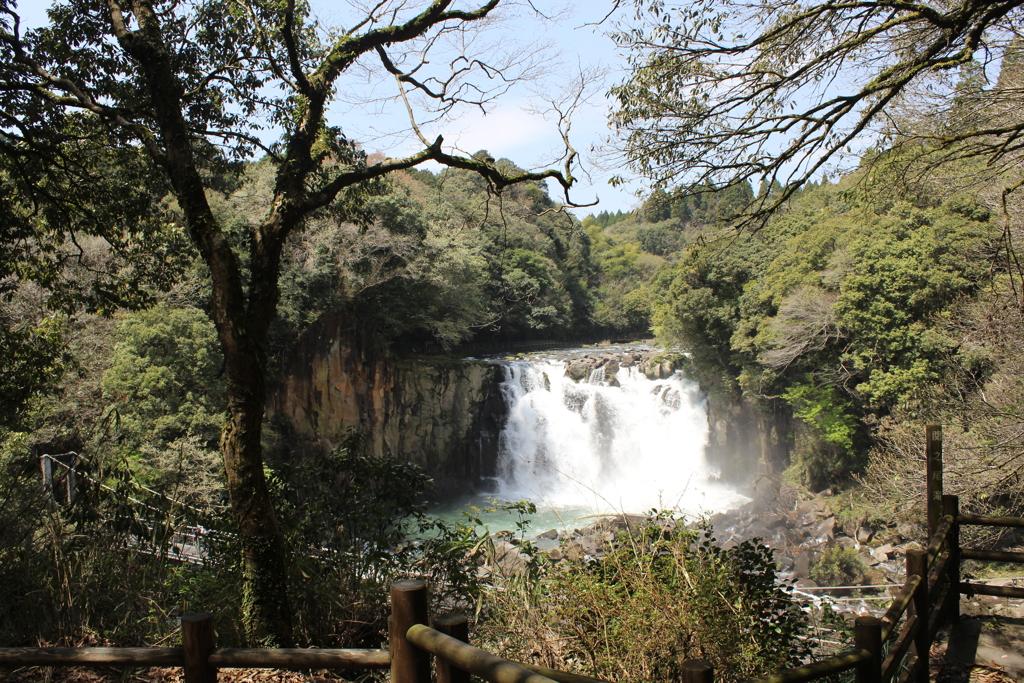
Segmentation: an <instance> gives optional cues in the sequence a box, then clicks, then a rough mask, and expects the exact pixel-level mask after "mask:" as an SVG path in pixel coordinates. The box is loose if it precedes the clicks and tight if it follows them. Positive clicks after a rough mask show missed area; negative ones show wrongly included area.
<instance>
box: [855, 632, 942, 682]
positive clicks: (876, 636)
mask: <svg viewBox="0 0 1024 683" xmlns="http://www.w3.org/2000/svg"><path fill="white" fill-rule="evenodd" d="M853 642H854V646H855V647H857V648H858V649H861V650H867V651H868V652H870V653H871V657H870V658H869V659H867V660H865V661H863V662H861V663H860V664H858V665H857V683H879V682H880V681H881V680H882V620H881V619H879V618H878V617H857V618H856V619H855V620H854V622H853ZM926 671H927V669H926Z"/></svg>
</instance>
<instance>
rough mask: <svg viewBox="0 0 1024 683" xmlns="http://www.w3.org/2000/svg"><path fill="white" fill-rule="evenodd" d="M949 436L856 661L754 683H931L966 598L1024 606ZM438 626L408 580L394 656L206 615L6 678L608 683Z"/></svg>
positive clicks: (35, 651)
mask: <svg viewBox="0 0 1024 683" xmlns="http://www.w3.org/2000/svg"><path fill="white" fill-rule="evenodd" d="M941 434H942V432H941V428H940V427H937V426H929V428H928V433H927V440H928V444H929V447H928V448H927V450H926V452H927V454H928V456H929V458H930V459H931V460H934V461H935V462H934V463H931V464H930V465H929V477H928V489H929V490H928V500H929V503H930V505H929V519H930V526H931V531H932V533H931V537H930V539H929V543H928V547H927V548H925V549H924V550H910V551H908V552H907V562H906V582H905V583H904V584H903V587H902V588H901V589H900V590H899V592H898V593H897V594H896V595H895V597H894V598H893V601H892V604H891V605H890V606H889V608H888V610H886V612H885V614H884V615H883V616H882V617H881V618H878V617H871V616H862V617H857V619H856V620H855V622H854V647H853V649H851V650H848V651H845V652H841V653H839V654H837V655H835V656H833V657H829V658H828V659H824V660H821V661H818V662H814V663H812V664H807V665H805V666H801V667H797V668H794V669H788V670H786V671H782V672H780V673H777V674H774V675H772V676H767V677H764V678H757V679H751V680H750V681H748V682H747V683H799V682H803V681H813V680H817V679H821V678H825V677H827V676H830V675H833V674H837V673H841V672H844V671H849V670H851V669H854V670H855V671H856V683H890V682H893V681H898V683H927V681H928V651H929V649H930V648H931V644H932V642H933V641H934V640H935V635H936V633H937V632H938V630H939V629H940V628H941V627H942V626H943V625H944V624H946V623H949V622H951V621H955V620H956V619H957V618H958V617H959V605H960V596H961V595H992V596H1000V597H1010V598H1024V588H1013V587H1009V586H987V585H980V584H972V583H968V582H965V581H962V580H961V577H960V563H961V561H962V560H982V561H994V562H1013V563H1022V564H1024V553H1016V552H1001V551H986V550H971V549H963V548H961V547H960V528H961V527H962V526H964V525H978V526H991V527H1017V528H1024V519H1019V518H1011V517H989V516H980V515H966V514H960V512H959V502H958V500H957V497H956V496H944V495H942V493H941V485H942V478H941V457H942V450H941V439H942V436H941ZM936 463H937V464H938V467H937V469H936V467H935V465H936ZM934 471H938V472H939V474H938V476H937V477H936V476H933V473H934ZM936 487H939V491H938V494H937V495H936V493H935V490H934V489H935V488H936ZM932 501H936V505H937V503H938V502H941V506H942V507H941V509H937V507H936V505H933V504H931V503H932ZM933 512H934V514H933ZM940 515H941V516H940ZM428 616H429V615H428V612H427V585H426V582H424V581H421V580H418V579H405V580H402V581H398V582H396V583H394V584H393V585H392V586H391V618H390V620H389V629H390V640H389V649H388V650H383V649H379V650H373V649H337V650H327V649H324V650H319V649H267V648H254V649H249V648H218V647H216V643H215V639H214V631H213V618H212V616H211V615H210V614H205V613H204V614H190V615H186V616H184V617H182V618H181V643H182V645H181V647H136V648H104V647H85V648H60V647H44V648H0V667H23V666H138V667H153V666H157V667H183V669H184V678H185V681H186V683H214V682H215V681H216V680H217V670H218V669H225V668H272V669H297V670H302V669H361V670H369V669H390V670H391V681H392V683H430V681H431V659H432V658H433V660H434V661H433V668H434V672H435V674H436V682H437V683H468V682H469V676H470V675H474V676H478V677H479V678H482V679H483V680H485V681H488V683H554V682H557V683H605V682H604V681H600V680H599V679H595V678H590V677H588V676H581V675H578V674H572V673H567V672H564V671H555V670H552V669H547V668H544V667H538V666H533V665H530V664H523V663H521V662H513V661H509V660H506V659H502V658H500V657H496V656H494V655H492V654H490V653H488V652H485V651H484V650H481V649H479V648H476V647H473V646H472V645H470V644H469V643H468V633H469V631H468V620H467V619H466V617H464V616H460V615H451V614H448V615H441V616H438V617H437V618H435V619H434V621H433V626H432V627H431V626H428V625H427V624H428V623H431V622H430V621H429V620H428ZM681 671H682V673H681V683H713V681H714V671H713V669H712V667H711V665H710V664H709V663H707V662H705V661H703V660H690V661H687V662H683V663H682V666H681Z"/></svg>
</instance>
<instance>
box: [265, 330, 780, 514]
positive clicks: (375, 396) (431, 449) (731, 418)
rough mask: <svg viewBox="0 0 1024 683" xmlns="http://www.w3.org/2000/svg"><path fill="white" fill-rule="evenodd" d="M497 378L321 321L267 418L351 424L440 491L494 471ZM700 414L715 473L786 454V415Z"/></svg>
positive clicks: (726, 405)
mask: <svg viewBox="0 0 1024 683" xmlns="http://www.w3.org/2000/svg"><path fill="white" fill-rule="evenodd" d="M563 360H564V361H565V363H566V372H567V374H569V376H570V377H572V378H573V379H577V380H580V379H584V378H586V377H588V376H590V373H592V372H593V371H594V370H598V369H603V370H604V374H605V376H607V377H609V378H610V379H609V380H607V381H609V382H614V373H615V371H616V370H618V369H619V367H620V366H628V365H635V366H637V367H638V369H639V370H640V371H641V372H642V373H644V374H645V375H647V376H648V377H659V378H660V377H668V376H669V375H671V374H672V373H673V372H674V371H675V367H674V366H673V364H672V362H671V361H670V360H666V359H663V358H661V357H660V356H659V355H658V353H657V352H652V351H645V352H643V353H638V352H634V351H628V350H627V351H623V350H620V349H616V350H610V349H609V350H593V351H590V350H588V351H587V352H585V353H582V354H581V353H579V352H576V353H574V354H572V355H567V356H566V357H565V358H563ZM503 378H504V374H503V372H502V368H501V367H500V366H498V365H495V364H491V363H484V362H477V361H463V360H449V359H439V358H420V359H398V360H396V359H391V358H384V357H378V356H375V355H373V354H370V353H367V352H365V351H363V350H361V349H359V348H358V347H356V346H355V345H353V344H352V343H350V342H348V341H346V339H345V338H344V337H343V336H342V335H340V334H338V331H337V328H336V327H332V326H331V325H330V324H325V325H321V326H320V327H319V328H318V329H317V330H315V331H313V332H312V333H311V334H309V335H308V336H307V338H306V340H305V342H304V344H303V346H302V349H301V350H300V351H299V352H298V353H297V354H296V356H295V358H293V360H292V362H291V364H290V365H289V367H288V368H287V370H286V372H285V373H284V375H283V377H282V378H281V381H280V382H279V386H278V389H277V391H276V393H275V394H274V395H273V397H272V400H271V405H270V418H271V419H272V420H274V421H275V422H276V423H277V424H278V425H280V426H281V427H282V428H283V430H284V431H285V433H286V435H287V437H289V440H290V443H291V444H292V445H295V444H294V442H295V441H301V440H307V442H310V441H311V442H313V443H314V444H318V446H316V447H320V448H325V449H330V448H332V447H333V446H335V445H336V444H337V443H338V442H339V441H340V439H341V437H342V436H343V435H344V434H345V432H346V431H347V430H349V429H356V430H358V431H360V432H362V433H364V434H366V435H367V436H368V442H369V448H370V449H371V452H372V453H375V454H384V453H388V452H390V453H394V454H395V455H399V456H401V457H403V458H406V459H408V460H409V461H411V462H414V463H417V464H418V465H420V466H422V467H423V468H424V469H425V470H426V471H427V472H428V473H429V474H430V475H431V476H432V477H433V478H434V480H435V483H436V485H437V489H438V490H437V493H439V494H440V495H445V494H447V493H451V492H464V491H467V490H470V489H471V488H473V486H474V485H476V484H479V483H480V482H481V480H482V479H486V478H489V477H494V476H496V474H497V457H498V438H499V435H500V432H501V429H502V427H503V426H504V423H505V418H506V413H507V407H506V406H505V404H504V400H503V399H502V396H501V391H500V385H501V382H502V380H503ZM708 421H709V426H710V428H711V430H710V440H709V444H708V458H709V460H710V461H711V462H713V463H714V464H715V465H717V466H718V467H719V468H720V470H721V473H722V479H723V480H724V481H726V482H729V483H734V484H737V485H747V484H754V485H755V489H759V488H760V486H759V484H758V482H761V481H762V480H764V479H765V478H766V477H769V478H774V477H772V475H774V474H777V473H778V472H780V471H781V470H782V469H784V468H785V466H786V465H787V464H788V457H789V445H788V443H787V439H786V436H785V435H786V434H787V433H788V432H789V431H790V430H789V428H788V415H785V414H781V413H780V414H778V415H775V414H768V413H766V412H765V411H764V409H758V408H755V407H753V406H751V405H750V404H748V403H745V402H741V401H722V400H716V399H714V398H711V399H709V401H708ZM757 495H761V492H760V491H758V492H757ZM766 495H767V494H766Z"/></svg>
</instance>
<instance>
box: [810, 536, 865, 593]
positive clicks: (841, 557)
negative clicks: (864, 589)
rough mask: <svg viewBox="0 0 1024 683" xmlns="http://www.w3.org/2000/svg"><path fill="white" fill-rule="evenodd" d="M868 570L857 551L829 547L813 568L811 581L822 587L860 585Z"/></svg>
mask: <svg viewBox="0 0 1024 683" xmlns="http://www.w3.org/2000/svg"><path fill="white" fill-rule="evenodd" d="M867 569H868V568H867V567H866V566H865V565H864V563H863V562H862V561H861V559H860V555H859V554H858V553H857V551H856V550H855V549H853V548H844V547H842V546H839V545H829V546H828V547H826V548H825V550H824V551H823V552H822V553H821V555H820V556H819V557H818V560H817V561H816V562H815V563H814V566H813V567H811V579H812V580H813V581H815V582H816V583H817V584H818V585H820V586H850V585H855V584H857V583H859V582H860V580H861V579H862V578H863V577H864V572H866V571H867Z"/></svg>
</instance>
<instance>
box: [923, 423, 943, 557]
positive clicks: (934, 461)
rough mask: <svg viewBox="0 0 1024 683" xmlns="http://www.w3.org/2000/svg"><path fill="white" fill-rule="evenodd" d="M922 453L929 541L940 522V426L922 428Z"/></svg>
mask: <svg viewBox="0 0 1024 683" xmlns="http://www.w3.org/2000/svg"><path fill="white" fill-rule="evenodd" d="M924 453H925V460H926V461H927V475H928V539H929V541H930V540H931V537H932V536H934V535H935V531H936V530H937V529H938V528H939V524H940V523H941V522H942V425H927V426H926V427H925V428H924ZM925 545H927V544H925Z"/></svg>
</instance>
